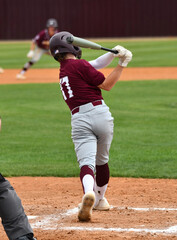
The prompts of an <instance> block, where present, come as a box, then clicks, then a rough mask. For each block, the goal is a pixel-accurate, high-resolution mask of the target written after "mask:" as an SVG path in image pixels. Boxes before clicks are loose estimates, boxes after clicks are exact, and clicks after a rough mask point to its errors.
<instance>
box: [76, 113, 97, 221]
mask: <svg viewBox="0 0 177 240" xmlns="http://www.w3.org/2000/svg"><path fill="white" fill-rule="evenodd" d="M72 139H73V143H74V145H75V152H76V155H77V160H78V163H79V167H80V180H81V183H82V187H83V191H84V196H83V199H82V203H81V206H80V210H79V213H78V218H79V220H80V221H89V220H90V219H91V214H92V208H93V205H94V202H95V193H94V191H93V188H94V168H95V159H96V147H97V139H96V136H95V135H94V134H93V132H92V131H91V123H90V119H88V118H87V117H84V114H80V115H79V117H75V116H74V117H73V118H72Z"/></svg>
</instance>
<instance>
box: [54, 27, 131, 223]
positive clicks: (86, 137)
mask: <svg viewBox="0 0 177 240" xmlns="http://www.w3.org/2000/svg"><path fill="white" fill-rule="evenodd" d="M70 36H71V34H70V33H68V32H60V33H57V34H55V35H54V36H53V37H52V38H51V40H50V50H51V54H52V55H53V57H54V58H55V60H56V61H58V62H60V88H61V91H62V94H63V98H64V100H65V102H66V103H67V105H68V107H69V108H70V111H71V126H72V140H73V143H74V145H75V151H76V155H77V160H78V163H79V167H80V179H81V183H82V187H83V190H84V196H83V198H82V203H81V205H80V209H79V212H78V219H79V220H80V221H89V220H90V219H91V215H92V209H93V208H94V209H97V210H109V208H110V206H109V203H108V201H107V200H106V198H105V197H104V195H105V192H106V189H107V185H108V182H109V166H108V161H109V149H110V146H111V142H112V138H113V126H114V124H113V117H112V116H111V113H110V111H109V107H108V106H107V105H106V104H105V102H104V100H103V97H102V93H101V89H103V90H107V91H109V90H111V89H112V87H114V85H115V84H116V82H117V81H118V80H119V78H120V76H121V73H122V71H123V69H124V67H126V66H127V65H128V63H129V62H130V61H131V59H132V53H131V52H130V51H129V50H127V49H125V48H124V47H121V46H116V47H115V50H117V51H118V54H116V55H115V54H112V53H106V54H104V55H102V56H100V57H99V58H97V59H96V60H92V61H90V62H87V61H86V60H84V59H80V58H81V49H80V48H79V47H75V46H72V45H71V44H68V43H67V40H66V39H67V37H70ZM114 57H118V58H119V62H118V64H117V66H116V67H115V69H114V70H113V71H112V72H111V73H110V74H109V75H108V76H107V77H106V78H105V77H104V75H103V74H102V73H101V72H99V71H97V70H96V69H100V68H103V67H105V66H107V65H108V64H109V63H110V62H111V61H112V60H113V59H114ZM94 172H96V177H95V175H94Z"/></svg>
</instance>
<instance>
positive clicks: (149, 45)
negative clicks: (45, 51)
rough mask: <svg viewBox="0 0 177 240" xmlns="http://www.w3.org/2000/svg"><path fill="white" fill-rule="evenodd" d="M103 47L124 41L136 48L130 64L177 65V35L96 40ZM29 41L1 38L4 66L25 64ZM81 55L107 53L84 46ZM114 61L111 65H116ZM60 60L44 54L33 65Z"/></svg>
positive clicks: (90, 57) (47, 65)
mask: <svg viewBox="0 0 177 240" xmlns="http://www.w3.org/2000/svg"><path fill="white" fill-rule="evenodd" d="M96 42H97V43H99V44H101V45H103V46H104V47H108V48H113V47H114V46H116V45H118V44H119V45H123V46H124V47H126V48H128V49H130V50H131V51H132V52H133V61H132V62H131V63H130V64H129V67H155V66H177V63H176V59H177V39H159V40H152V39H149V40H148V39H147V40H141V41H139V40H131V39H129V40H127V41H125V40H124V41H122V40H116V39H115V40H112V41H96ZM29 47H30V42H0V53H1V62H0V65H1V67H3V68H22V66H23V65H24V63H26V62H27V61H28V59H27V57H26V54H27V52H28V51H29ZM82 50H83V54H82V58H84V59H86V60H88V61H89V60H93V59H95V58H97V57H98V56H100V55H101V54H103V53H105V52H104V51H102V50H101V51H98V50H91V49H84V48H83V49H82ZM116 64H117V62H116V61H113V62H112V63H111V64H110V65H109V67H115V66H116ZM56 67H58V63H57V62H55V61H54V60H53V59H51V57H50V56H47V55H44V56H43V57H42V58H41V59H40V61H39V62H37V63H36V64H35V65H34V66H33V68H56Z"/></svg>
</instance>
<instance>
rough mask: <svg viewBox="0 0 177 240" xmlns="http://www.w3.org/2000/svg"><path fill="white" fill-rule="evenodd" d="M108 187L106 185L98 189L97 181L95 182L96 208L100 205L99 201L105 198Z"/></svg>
mask: <svg viewBox="0 0 177 240" xmlns="http://www.w3.org/2000/svg"><path fill="white" fill-rule="evenodd" d="M107 186H108V184H105V185H104V186H102V187H98V186H97V184H96V181H95V183H94V192H95V197H96V201H95V206H96V205H97V204H98V202H99V200H101V199H103V198H104V195H105V193H106V189H107Z"/></svg>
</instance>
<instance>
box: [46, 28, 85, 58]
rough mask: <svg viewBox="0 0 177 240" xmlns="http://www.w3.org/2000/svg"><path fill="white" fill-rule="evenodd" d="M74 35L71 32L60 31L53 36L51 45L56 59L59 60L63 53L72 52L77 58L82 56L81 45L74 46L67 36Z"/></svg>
mask: <svg viewBox="0 0 177 240" xmlns="http://www.w3.org/2000/svg"><path fill="white" fill-rule="evenodd" d="M72 36H73V35H72V34H71V33H69V32H59V33H56V34H55V35H54V36H53V37H51V39H50V44H49V47H50V51H51V54H52V56H53V57H54V58H55V60H56V61H58V59H59V57H60V54H61V53H72V54H74V55H75V56H76V57H77V58H79V59H80V58H81V54H82V51H81V49H80V47H76V46H73V45H72V44H70V43H68V41H67V38H69V37H72Z"/></svg>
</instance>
